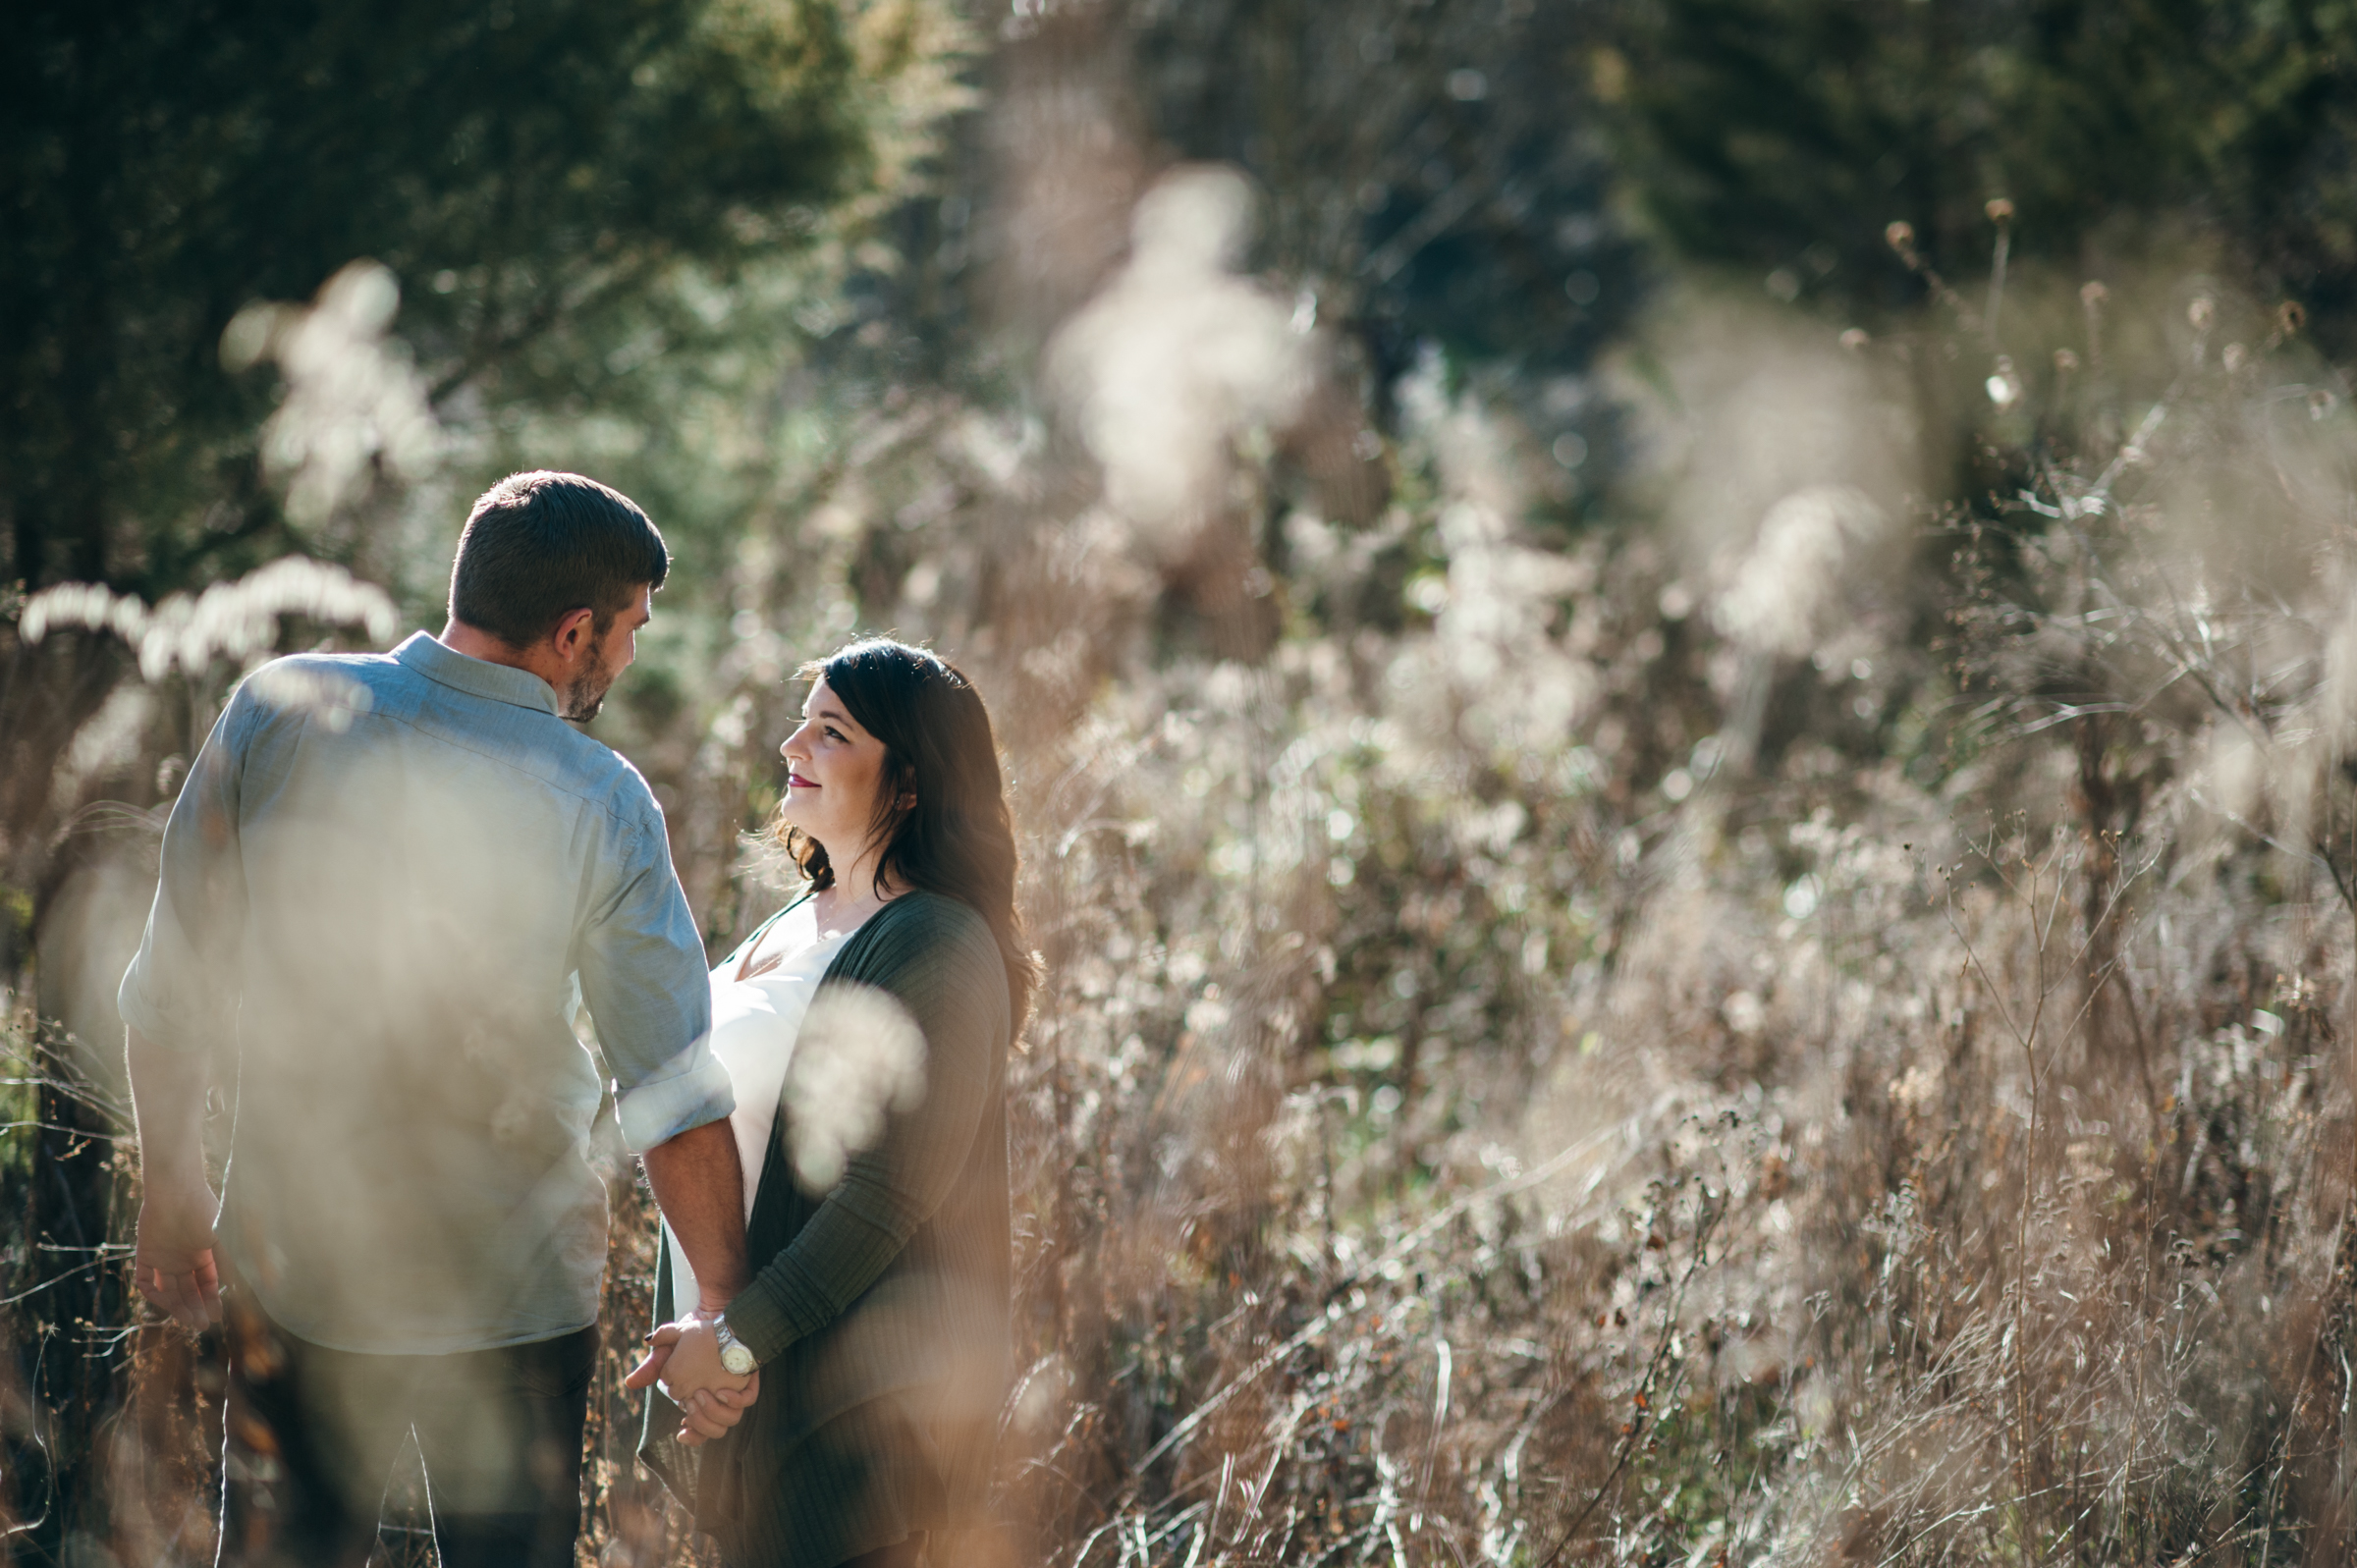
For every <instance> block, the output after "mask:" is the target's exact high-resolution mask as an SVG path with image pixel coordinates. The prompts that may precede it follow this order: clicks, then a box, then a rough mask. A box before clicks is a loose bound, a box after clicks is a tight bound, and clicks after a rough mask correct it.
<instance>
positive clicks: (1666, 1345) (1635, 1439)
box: [1537, 1188, 1727, 1568]
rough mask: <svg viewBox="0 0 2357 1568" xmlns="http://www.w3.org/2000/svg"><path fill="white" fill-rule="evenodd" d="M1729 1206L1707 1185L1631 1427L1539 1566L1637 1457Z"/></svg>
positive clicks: (1543, 1567) (1575, 1534) (1551, 1559)
mask: <svg viewBox="0 0 2357 1568" xmlns="http://www.w3.org/2000/svg"><path fill="white" fill-rule="evenodd" d="M1723 1196H1724V1195H1723ZM1726 1214H1727V1204H1726V1203H1725V1202H1724V1201H1723V1202H1721V1203H1720V1204H1719V1205H1718V1207H1716V1208H1713V1207H1712V1206H1711V1202H1710V1192H1709V1190H1708V1189H1707V1188H1705V1189H1704V1191H1703V1201H1702V1214H1701V1216H1700V1217H1698V1218H1697V1220H1696V1223H1695V1226H1694V1256H1693V1257H1692V1258H1691V1259H1689V1260H1688V1261H1687V1263H1686V1268H1685V1271H1684V1272H1682V1273H1680V1274H1679V1275H1678V1279H1677V1284H1676V1286H1675V1288H1674V1289H1672V1292H1671V1295H1670V1302H1669V1305H1667V1306H1666V1307H1664V1308H1663V1309H1662V1333H1661V1337H1660V1338H1659V1339H1657V1340H1655V1341H1654V1346H1653V1355H1652V1356H1651V1357H1650V1358H1648V1360H1647V1361H1646V1363H1645V1371H1644V1373H1643V1374H1642V1375H1641V1376H1640V1377H1639V1378H1638V1379H1637V1386H1636V1391H1635V1393H1634V1394H1633V1396H1632V1403H1633V1404H1634V1405H1635V1411H1634V1413H1633V1414H1632V1416H1631V1417H1630V1419H1629V1422H1628V1430H1627V1431H1626V1432H1624V1433H1621V1435H1620V1442H1619V1445H1618V1447H1617V1449H1616V1450H1615V1452H1614V1455H1613V1463H1612V1468H1611V1469H1609V1470H1607V1471H1606V1472H1605V1475H1604V1479H1603V1481H1602V1482H1600V1483H1598V1485H1597V1487H1596V1489H1595V1491H1594V1493H1592V1494H1591V1495H1590V1496H1589V1498H1588V1500H1587V1502H1586V1503H1584V1504H1582V1505H1581V1507H1580V1510H1579V1512H1578V1513H1576V1514H1573V1515H1572V1516H1571V1519H1570V1522H1569V1523H1567V1524H1566V1525H1564V1526H1563V1533H1562V1537H1561V1538H1560V1539H1559V1540H1558V1541H1556V1543H1555V1545H1554V1547H1553V1549H1551V1550H1550V1551H1549V1552H1548V1553H1547V1555H1546V1556H1544V1557H1541V1558H1540V1559H1539V1561H1538V1564H1537V1568H1555V1564H1556V1563H1557V1562H1558V1561H1560V1560H1561V1559H1562V1555H1563V1553H1564V1552H1565V1551H1567V1550H1569V1549H1570V1547H1571V1543H1572V1542H1573V1541H1577V1540H1578V1539H1579V1533H1580V1531H1581V1529H1582V1528H1583V1527H1585V1526H1586V1524H1587V1522H1588V1520H1589V1519H1590V1518H1591V1517H1593V1516H1594V1514H1595V1512H1596V1510H1597V1509H1598V1508H1600V1507H1602V1506H1603V1505H1604V1501H1605V1499H1606V1498H1607V1497H1610V1496H1611V1495H1612V1494H1613V1490H1614V1488H1615V1487H1617V1486H1618V1485H1619V1483H1620V1477H1621V1476H1622V1475H1623V1474H1624V1473H1625V1472H1626V1471H1627V1469H1628V1463H1629V1461H1630V1459H1632V1458H1634V1457H1635V1455H1636V1451H1637V1444H1638V1443H1639V1442H1640V1441H1642V1440H1643V1439H1644V1437H1645V1423H1646V1420H1647V1418H1648V1417H1649V1415H1650V1414H1651V1410H1652V1399H1653V1391H1654V1386H1655V1384H1656V1382H1657V1381H1658V1380H1659V1379H1660V1378H1661V1372H1662V1366H1663V1364H1664V1363H1665V1362H1667V1361H1668V1360H1669V1357H1670V1346H1671V1345H1672V1342H1674V1341H1675V1340H1676V1338H1677V1331H1678V1309H1679V1308H1680V1307H1681V1306H1683V1305H1684V1303H1685V1299H1686V1287H1687V1286H1688V1285H1690V1284H1692V1283H1693V1280H1694V1276H1695V1275H1696V1274H1697V1273H1699V1272H1701V1271H1702V1266H1703V1264H1704V1262H1705V1260H1706V1257H1707V1253H1708V1248H1709V1243H1710V1236H1711V1232H1712V1231H1713V1230H1715V1229H1716V1228H1718V1224H1719V1221H1720V1220H1721V1219H1722V1218H1724V1217H1726Z"/></svg>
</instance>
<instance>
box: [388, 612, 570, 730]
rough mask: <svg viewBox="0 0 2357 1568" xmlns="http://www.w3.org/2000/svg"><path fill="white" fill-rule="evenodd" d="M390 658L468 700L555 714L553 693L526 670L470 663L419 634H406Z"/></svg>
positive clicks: (465, 657) (460, 655) (457, 653)
mask: <svg viewBox="0 0 2357 1568" xmlns="http://www.w3.org/2000/svg"><path fill="white" fill-rule="evenodd" d="M393 657H394V658H396V659H398V660H400V661H401V663H402V665H403V666H404V667H405V668H407V669H410V670H413V671H415V672H416V673H417V674H419V675H421V676H425V678H426V679H428V680H432V681H435V682H437V683H439V684H441V685H445V686H449V687H451V688H452V689H453V690H456V691H464V692H466V694H467V695H468V696H473V697H488V698H490V699H491V700H492V701H493V702H505V703H510V704H513V705H514V706H516V707H519V708H534V709H537V710H539V711H540V712H542V713H545V714H548V715H551V716H552V717H553V716H554V715H555V714H556V711H557V693H556V689H555V688H554V687H553V686H551V685H550V684H549V683H548V682H547V681H545V680H543V679H541V678H540V677H539V676H536V675H533V674H532V673H531V672H530V671H528V670H518V669H516V668H515V667H513V666H511V665H495V664H491V663H489V662H488V661H486V660H482V659H470V658H468V657H467V656H466V655H465V654H463V653H460V652H458V651H456V650H455V649H451V648H446V647H444V646H443V645H442V644H441V643H440V642H439V641H437V640H436V639H434V638H433V637H431V636H429V635H427V634H426V633H425V632H422V631H413V632H411V633H410V639H409V641H407V642H405V643H403V644H402V645H401V646H400V647H398V648H396V649H394V650H393Z"/></svg>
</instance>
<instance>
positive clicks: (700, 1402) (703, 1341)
mask: <svg viewBox="0 0 2357 1568" xmlns="http://www.w3.org/2000/svg"><path fill="white" fill-rule="evenodd" d="M658 1380H659V1381H660V1382H661V1383H662V1385H663V1392H664V1393H665V1394H667V1395H669V1396H670V1398H671V1401H672V1403H674V1404H676V1405H678V1406H679V1407H680V1414H681V1416H682V1417H683V1418H684V1419H683V1422H682V1425H681V1427H680V1430H679V1433H678V1434H677V1435H678V1437H679V1440H680V1441H681V1442H682V1443H684V1444H685V1445H686V1446H687V1447H690V1448H693V1447H695V1446H696V1445H697V1444H699V1443H702V1442H705V1441H707V1440H709V1439H711V1438H714V1437H719V1436H724V1435H726V1434H727V1433H728V1430H729V1429H730V1428H731V1427H734V1426H736V1425H737V1423H739V1422H740V1421H742V1420H743V1419H744V1413H745V1411H746V1410H747V1409H748V1408H749V1407H750V1406H751V1405H752V1403H753V1401H754V1400H756V1399H758V1398H759V1397H760V1395H761V1373H760V1370H759V1369H758V1368H756V1369H755V1370H754V1371H753V1373H752V1374H751V1375H750V1376H749V1377H744V1378H738V1377H734V1376H732V1375H731V1374H730V1372H729V1370H728V1369H727V1368H726V1367H723V1366H722V1365H721V1364H720V1340H719V1337H718V1335H716V1334H715V1333H714V1332H713V1331H712V1319H711V1318H710V1317H708V1316H706V1315H705V1314H703V1313H700V1312H699V1313H691V1314H689V1315H688V1316H687V1317H685V1318H683V1319H681V1320H680V1321H679V1322H678V1323H667V1324H665V1325H663V1326H662V1327H660V1328H657V1329H656V1330H655V1331H654V1332H653V1333H651V1334H649V1335H647V1351H646V1359H645V1360H644V1361H641V1362H640V1363H639V1364H638V1365H637V1366H635V1367H633V1368H631V1369H630V1376H629V1377H628V1378H626V1379H623V1382H624V1384H625V1386H627V1387H631V1388H644V1387H646V1386H647V1385H648V1384H650V1383H653V1382H656V1381H658Z"/></svg>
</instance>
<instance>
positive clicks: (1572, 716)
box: [1391, 353, 1599, 753]
mask: <svg viewBox="0 0 2357 1568" xmlns="http://www.w3.org/2000/svg"><path fill="white" fill-rule="evenodd" d="M1399 402H1400V407H1401V411H1402V416H1403V422H1404V423H1405V424H1406V426H1407V427H1408V429H1409V431H1410V432H1411V434H1412V436H1413V438H1414V439H1416V440H1419V441H1422V442H1425V443H1427V444H1429V446H1430V447H1431V449H1432V453H1433V457H1434V460H1435V462H1436V464H1437V466H1438V468H1439V470H1440V477H1441V484H1442V489H1443V491H1444V493H1445V494H1446V496H1447V497H1448V501H1447V504H1446V505H1445V506H1443V507H1442V508H1441V512H1440V515H1439V517H1438V519H1437V521H1438V525H1439V534H1440V541H1441V546H1442V550H1443V552H1444V553H1445V554H1446V556H1447V558H1448V573H1447V575H1446V577H1444V578H1439V579H1434V578H1429V577H1427V578H1423V579H1420V580H1418V581H1416V582H1414V583H1411V584H1410V585H1409V590H1408V594H1409V599H1410V602H1411V603H1413V604H1415V606H1416V607H1417V608H1418V609H1421V610H1424V611H1426V612H1428V613H1429V614H1430V615H1431V616H1432V618H1433V622H1432V633H1431V637H1430V639H1429V641H1426V640H1424V639H1420V638H1419V639H1415V640H1413V641H1411V642H1409V643H1407V644H1406V645H1405V646H1403V648H1402V649H1401V651H1400V653H1399V654H1398V657H1397V658H1396V659H1395V660H1394V663H1393V668H1392V678H1391V684H1392V686H1393V688H1394V690H1395V691H1396V692H1397V693H1398V694H1399V699H1398V700H1399V702H1400V703H1401V704H1402V707H1403V710H1404V711H1402V713H1401V714H1400V715H1399V717H1400V718H1402V719H1403V720H1405V721H1406V723H1407V725H1408V727H1409V728H1410V730H1411V731H1412V730H1416V729H1418V728H1420V727H1429V726H1433V725H1436V724H1437V725H1439V727H1440V730H1439V732H1448V731H1450V730H1454V731H1455V732H1456V733H1457V734H1458V735H1459V737H1460V738H1462V739H1464V740H1468V741H1471V742H1473V743H1475V744H1477V745H1480V746H1484V747H1490V748H1495V749H1497V750H1499V751H1501V752H1507V753H1520V752H1529V751H1545V750H1550V749H1553V748H1555V747H1557V746H1560V745H1562V744H1563V743H1564V741H1565V740H1566V739H1568V737H1569V736H1570V734H1571V731H1572V730H1573V728H1574V727H1575V726H1576V725H1577V724H1578V722H1579V721H1580V719H1581V718H1583V717H1584V716H1585V715H1586V713H1587V712H1588V710H1589V708H1590V707H1591V706H1592V705H1593V703H1594V701H1595V698H1596V694H1597V691H1598V689H1599V682H1598V678H1597V676H1596V672H1595V669H1594V667H1593V666H1592V665H1591V664H1590V663H1589V661H1588V660H1587V659H1586V658H1584V657H1582V656H1581V655H1580V654H1578V653H1575V652H1573V651H1572V650H1571V649H1570V648H1569V647H1567V646H1566V645H1565V643H1564V641H1563V639H1562V637H1560V636H1559V635H1557V634H1556V632H1555V631H1554V629H1553V627H1554V623H1555V622H1557V621H1558V620H1559V619H1560V618H1561V614H1562V603H1563V601H1564V600H1566V599H1567V598H1570V597H1572V596H1574V595H1577V594H1579V593H1583V592H1585V591H1587V590H1588V589H1589V588H1591V587H1593V586H1594V568H1593V566H1592V565H1591V564H1590V563H1588V562H1586V561H1583V560H1580V559H1577V558H1574V557H1570V556H1566V555H1563V554H1562V553H1560V552H1557V551H1553V550H1546V549H1541V548H1537V547H1535V546H1533V545H1531V544H1529V543H1527V542H1526V541H1525V540H1524V538H1523V536H1522V532H1521V530H1520V529H1518V528H1517V527H1516V526H1515V525H1514V523H1513V521H1512V519H1513V518H1514V517H1515V516H1517V515H1519V514H1521V513H1522V512H1523V510H1524V506H1525V497H1524V494H1523V484H1522V481H1521V479H1520V477H1519V474H1518V471H1517V466H1516V463H1515V460H1514V453H1513V450H1512V443H1511V441H1510V439H1509V436H1508V433H1507V431H1505V430H1503V429H1502V428H1500V425H1499V423H1498V421H1497V419H1496V418H1494V417H1493V416H1492V414H1491V413H1490V412H1489V411H1488V410H1487V409H1486V408H1485V407H1484V406H1482V404H1481V402H1480V401H1479V400H1478V399H1477V398H1476V397H1474V396H1473V395H1472V394H1471V393H1469V392H1468V393H1464V394H1460V395H1455V396H1452V395H1451V393H1450V392H1449V390H1448V385H1447V367H1446V366H1445V365H1444V364H1443V363H1442V361H1441V359H1440V357H1439V355H1438V354H1435V353H1427V354H1426V355H1425V356H1424V359H1423V361H1422V363H1421V364H1420V365H1419V366H1418V367H1417V369H1416V371H1415V372H1414V373H1413V374H1412V375H1410V376H1408V377H1407V378H1405V379H1404V380H1403V382H1402V383H1401V386H1400V392H1399ZM1445 716H1453V717H1445Z"/></svg>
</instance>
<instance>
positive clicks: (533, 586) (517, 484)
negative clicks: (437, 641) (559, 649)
mask: <svg viewBox="0 0 2357 1568" xmlns="http://www.w3.org/2000/svg"><path fill="white" fill-rule="evenodd" d="M670 570H671V554H670V552H669V551H667V550H665V549H664V548H663V535H662V534H661V533H660V532H658V531H657V530H656V528H655V525H654V523H652V522H651V521H649V520H648V519H647V515H646V514H645V513H644V512H642V511H640V510H639V508H638V504H637V503H636V502H634V501H632V500H630V497H628V496H626V495H624V494H623V493H622V492H621V491H619V490H615V489H613V488H612V487H610V486H607V485H601V484H599V483H598V482H597V481H596V480H594V479H584V478H583V477H581V476H580V475H579V474H577V473H552V472H549V471H547V470H546V469H541V470H537V471H535V472H532V473H512V474H510V475H508V476H507V477H506V478H505V479H502V480H501V481H500V482H499V483H497V484H495V485H493V486H492V487H491V488H490V489H488V490H486V491H484V492H483V494H482V498H481V499H480V500H478V501H476V502H475V504H474V510H473V511H472V512H470V513H468V514H466V532H465V533H463V534H461V535H460V536H459V557H458V560H457V561H456V562H454V563H453V564H452V566H451V569H450V618H451V619H452V620H453V621H456V622H462V623H463V624H466V625H469V626H472V627H474V628H475V629H476V630H477V631H487V632H489V633H490V634H491V635H492V636H494V637H497V638H498V639H499V640H500V641H502V642H504V643H506V644H508V646H510V647H512V648H525V647H529V646H530V645H531V644H533V643H535V642H538V641H539V640H540V639H541V638H542V637H545V636H547V635H548V634H549V632H551V631H553V630H554V629H555V628H556V624H557V622H560V621H562V620H564V619H565V618H566V617H567V616H569V615H571V614H572V613H573V612H574V611H576V610H583V609H585V610H588V611H590V612H591V613H592V614H593V615H594V616H595V617H596V620H595V622H594V627H595V629H596V631H597V632H598V633H600V634H603V632H604V630H605V628H606V627H607V626H608V625H610V624H612V623H613V620H614V618H615V617H616V616H617V615H619V614H621V613H622V611H623V610H625V609H626V608H628V607H629V605H630V601H631V599H633V598H634V597H636V595H637V592H638V590H639V589H641V588H660V587H662V586H663V579H664V577H665V576H666V575H668V574H669V572H670Z"/></svg>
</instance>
